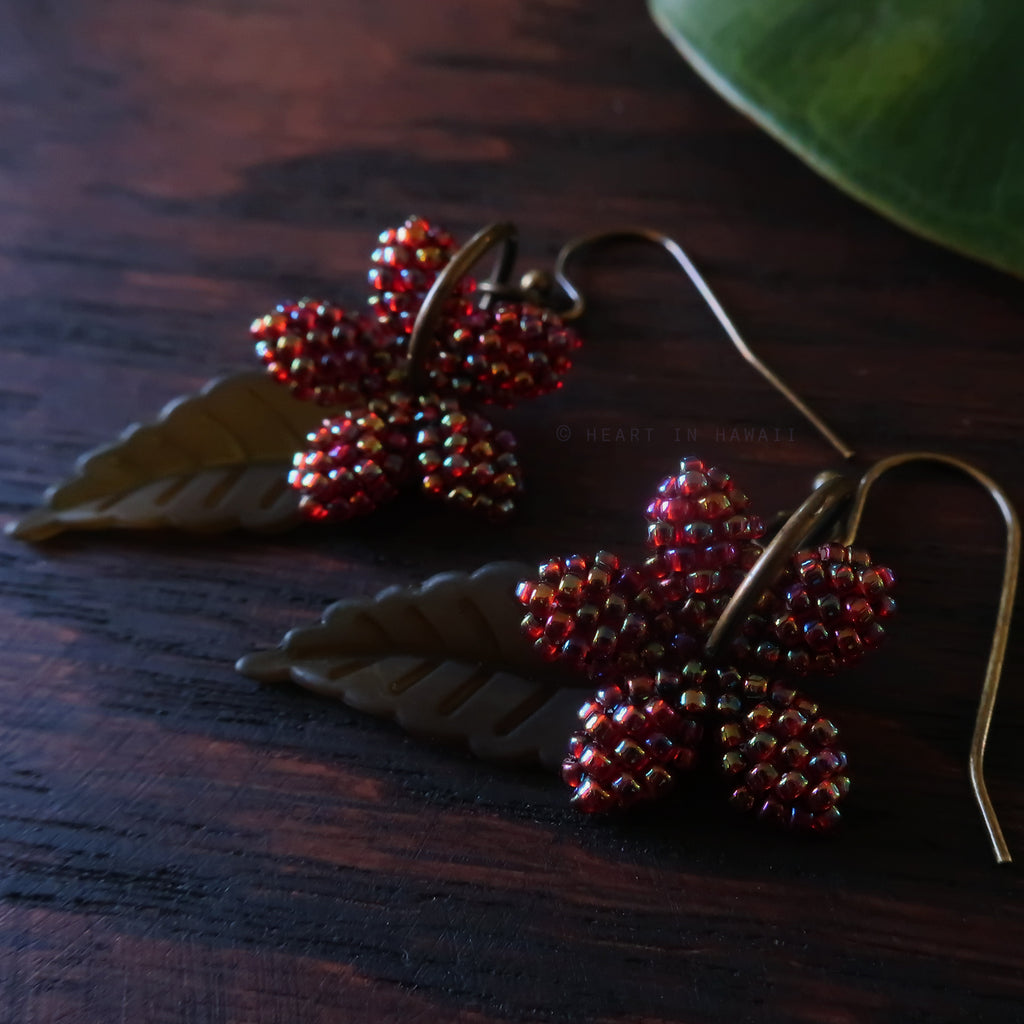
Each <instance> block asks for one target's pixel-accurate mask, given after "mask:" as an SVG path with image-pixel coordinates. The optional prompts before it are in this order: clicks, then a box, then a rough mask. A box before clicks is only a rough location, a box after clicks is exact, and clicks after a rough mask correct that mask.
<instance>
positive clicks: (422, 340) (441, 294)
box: [409, 221, 519, 391]
mask: <svg viewBox="0 0 1024 1024" xmlns="http://www.w3.org/2000/svg"><path fill="white" fill-rule="evenodd" d="M498 245H500V246H501V253H500V254H499V256H498V259H497V262H496V263H495V265H494V270H493V271H492V272H491V278H490V283H489V284H487V285H486V286H482V287H481V289H480V290H481V291H482V292H483V293H484V294H483V296H482V297H481V299H480V308H481V309H486V308H487V307H488V305H489V304H490V301H491V299H492V297H494V296H495V295H497V294H498V292H499V289H500V288H501V287H502V286H503V285H504V284H505V282H506V281H507V280H508V276H509V274H511V273H512V267H513V266H514V265H515V262H516V254H517V253H518V249H519V236H518V232H517V231H516V226H515V225H514V224H512V223H509V222H507V221H499V222H498V223H496V224H490V225H488V226H487V227H485V228H482V229H481V230H480V231H478V232H477V233H476V234H475V235H474V236H473V237H472V238H471V239H470V240H469V241H468V242H467V243H466V244H465V245H464V246H463V247H462V248H461V249H459V251H458V252H457V253H455V255H454V256H453V257H452V258H451V260H450V261H449V262H448V265H447V266H446V267H445V268H444V270H442V271H441V273H440V274H438V276H437V278H436V279H435V281H434V284H433V286H432V287H431V289H430V291H429V292H427V295H426V298H425V299H424V300H423V305H422V306H420V311H419V312H418V313H417V314H416V320H415V322H414V323H413V328H412V334H411V336H410V338H409V381H410V383H411V384H412V386H413V388H414V389H416V390H419V391H422V390H424V388H425V385H426V380H425V369H424V367H425V363H426V357H427V353H428V351H429V350H430V346H431V344H432V343H433V341H434V332H435V331H436V330H437V327H438V325H439V323H440V321H441V317H442V315H443V313H444V305H445V301H446V300H447V298H448V297H449V296H450V295H451V294H452V292H453V291H454V289H455V286H456V285H457V284H458V283H459V281H461V280H462V278H463V277H465V276H466V274H468V273H469V271H470V270H472V268H473V267H474V266H475V265H476V264H477V263H478V262H479V261H480V260H481V259H483V257H484V256H486V255H487V253H488V252H490V250H491V249H493V248H494V247H495V246H498Z"/></svg>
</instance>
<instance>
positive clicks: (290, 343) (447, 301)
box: [8, 217, 581, 540]
mask: <svg viewBox="0 0 1024 1024" xmlns="http://www.w3.org/2000/svg"><path fill="white" fill-rule="evenodd" d="M494 249H498V250H499V253H498V258H497V261H496V264H495V268H494V271H493V272H492V274H491V276H490V278H489V279H488V280H486V281H484V282H480V283H478V282H477V281H475V280H474V278H473V276H472V272H473V269H474V267H475V266H476V264H477V263H478V262H479V261H480V260H481V259H482V258H483V257H484V256H486V255H487V254H488V253H489V252H491V251H492V250H494ZM516 252H517V234H516V229H515V227H514V226H513V225H512V224H509V223H497V224H492V225H491V226H489V227H487V228H484V229H483V230H482V231H479V232H478V233H477V234H476V235H474V236H473V237H472V238H471V239H470V240H469V241H468V242H467V243H466V244H465V245H464V246H462V247H461V248H459V247H457V246H456V244H455V242H454V241H453V239H452V237H451V235H449V234H448V233H447V232H445V231H443V230H441V229H440V228H437V227H436V226H434V225H432V224H430V223H429V222H428V221H426V220H423V219H422V218H418V217H410V218H408V219H407V220H406V221H405V223H404V224H402V225H401V226H400V227H398V228H391V229H388V230H386V231H384V232H383V233H382V234H381V235H380V238H379V246H378V247H377V249H376V250H375V251H374V252H373V254H372V256H371V259H370V270H369V282H370V285H371V295H370V297H369V300H368V302H367V304H366V305H365V307H364V308H363V309H361V310H346V309H345V308H343V307H341V306H339V305H337V304H335V303H332V302H326V301H320V300H314V299H308V298H307V299H303V300H301V301H299V302H285V303H281V304H280V305H278V306H277V307H276V308H275V309H274V310H272V311H271V312H270V313H268V314H267V315H266V316H263V317H260V318H258V319H257V320H256V321H255V322H254V323H253V324H252V328H251V334H252V337H253V340H254V342H255V345H256V353H257V356H258V359H259V360H260V362H262V363H263V367H264V370H265V371H266V372H265V373H262V374H260V373H254V372H244V373H236V374H234V375H232V376H229V377H224V378H220V379H217V380H214V381H211V382H209V383H208V384H207V385H206V386H205V387H204V388H203V389H202V390H201V391H199V392H198V393H196V394H193V395H189V396H184V397H182V398H180V399H177V400H175V401H174V402H172V403H170V404H169V405H167V406H166V407H165V408H164V409H163V410H162V411H161V412H160V414H159V416H158V417H157V419H156V420H154V421H153V422H151V423H146V424H136V425H133V426H131V427H129V428H128V429H127V430H125V431H124V432H123V433H122V434H121V436H120V437H118V438H117V439H116V440H115V441H113V442H112V443H110V444H108V445H104V446H103V447H101V448H98V449H96V450H94V451H92V452H89V453H87V454H86V455H84V456H83V457H82V458H81V459H80V460H79V461H78V463H77V464H76V466H75V469H74V472H73V473H72V474H71V475H70V476H69V478H68V479H67V480H65V481H63V482H62V483H60V484H58V485H57V486H55V487H52V488H50V490H49V491H48V492H47V494H46V496H45V499H44V501H43V503H42V504H41V506H40V507H39V508H36V509H34V510H32V511H30V512H28V513H27V514H26V515H25V516H24V517H23V518H22V519H21V520H20V521H19V522H17V523H13V524H10V526H9V527H8V530H9V532H11V533H12V534H14V535H15V536H17V537H20V538H23V539H26V540H45V539H47V538H49V537H52V536H54V535H55V534H57V533H60V532H63V531H65V530H87V529H88V530H97V529H107V528H132V529H152V528H158V527H174V528H179V529H191V530H196V531H202V532H219V531H222V530H227V529H235V528H243V529H248V530H251V531H254V532H255V531H260V532H263V531H272V530H279V529H283V528H287V527H290V526H293V525H296V523H297V522H300V521H302V520H303V519H305V520H314V521H320V522H328V523H332V522H333V523H337V522H342V521H345V520H348V519H351V518H354V517H356V516H360V515H365V514H367V513H369V512H372V511H373V510H374V509H375V508H377V507H378V506H379V505H381V504H382V503H384V502H385V501H388V500H390V499H392V498H393V497H395V496H396V495H397V493H398V492H399V491H400V490H401V489H402V488H403V487H405V486H407V485H409V486H412V485H417V484H418V486H419V487H420V489H421V490H422V491H423V492H424V493H425V494H427V495H428V496H431V497H434V498H438V499H440V500H441V501H443V502H446V503H447V504H449V505H452V506H456V507H460V508H466V509H469V510H471V511H473V512H476V513H480V514H482V515H484V516H485V517H487V518H489V519H492V520H503V519H506V518H507V517H508V516H509V515H510V514H511V512H512V511H513V509H514V507H515V502H516V499H517V497H518V496H519V494H520V492H521V490H522V485H523V479H522V471H521V468H520V465H519V459H518V456H517V454H516V450H515V449H516V443H515V438H514V437H513V436H512V434H511V433H509V432H508V431H507V430H501V429H499V428H498V427H497V426H496V425H494V424H492V422H491V420H490V418H489V417H485V416H484V414H483V412H482V410H483V409H484V407H486V406H497V407H501V406H512V405H515V404H516V403H518V402H521V401H525V400H527V399H532V398H536V397H538V396H540V395H544V394H546V393H548V392H550V391H554V390H557V389H558V388H560V387H561V386H562V383H563V379H564V377H565V375H566V373H567V372H568V371H569V369H570V368H571V366H572V362H573V359H574V358H575V355H576V353H577V352H578V351H579V350H580V347H581V341H580V339H579V336H578V335H577V334H576V332H575V330H574V329H573V328H571V327H569V326H567V325H566V324H565V323H563V322H562V320H561V318H560V317H559V316H558V314H557V313H556V312H555V311H554V310H553V309H552V308H550V307H547V308H545V306H544V304H543V303H542V302H541V301H540V300H541V299H542V295H541V293H540V292H539V291H528V290H523V289H521V288H516V289H509V288H508V278H509V275H510V274H511V272H512V269H513V265H514V263H515V258H516ZM503 291H508V292H509V294H508V295H507V296H503V295H501V294H500V293H501V292H503ZM513 292H514V293H515V294H513Z"/></svg>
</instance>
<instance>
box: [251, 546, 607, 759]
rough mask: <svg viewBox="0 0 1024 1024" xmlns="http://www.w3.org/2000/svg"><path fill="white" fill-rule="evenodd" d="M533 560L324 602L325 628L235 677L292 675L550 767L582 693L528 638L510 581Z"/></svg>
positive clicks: (417, 727)
mask: <svg viewBox="0 0 1024 1024" xmlns="http://www.w3.org/2000/svg"><path fill="white" fill-rule="evenodd" d="M530 572H531V570H530V568H529V566H525V565H518V564H516V563H514V562H493V563H491V564H489V565H486V566H484V567H483V568H482V569H479V570H477V571H476V572H475V573H473V574H472V575H466V574H465V573H444V574H442V575H440V576H434V577H432V578H431V579H429V580H427V581H426V582H425V583H422V584H420V585H418V586H415V587H391V588H389V589H388V590H385V591H383V592H382V593H380V594H378V595H377V597H375V598H372V599H369V600H348V601H340V602H338V603H337V604H333V605H331V606H330V607H329V608H327V610H326V611H325V612H324V614H323V618H322V620H321V621H320V623H319V624H318V625H316V626H313V627H311V628H308V629H296V630H293V631H292V632H290V633H288V634H287V635H286V636H285V638H284V640H283V641H282V642H281V645H280V646H279V647H277V648H276V649H274V650H270V651H261V652H258V653H255V654H250V655H247V656H246V657H244V658H241V659H240V660H239V662H238V664H237V665H236V668H237V669H238V671H239V672H241V673H243V674H244V675H247V676H250V677H252V678H254V679H259V680H261V681H263V682H286V681H289V680H290V681H292V682H294V683H298V684H299V685H300V686H304V687H306V688H307V689H310V690H315V691H316V692H317V693H321V694H324V695H326V696H328V697H336V698H338V699H339V700H343V701H344V702H345V703H346V704H349V705H351V706H352V707H354V708H358V709H359V710H361V711H367V712H369V713H370V714H374V715H380V716H384V717H389V718H393V719H395V721H397V722H398V724H399V725H401V726H402V727H403V728H404V729H406V730H408V731H409V732H411V733H415V734H418V735H423V736H428V737H431V738H434V739H441V740H448V741H455V742H459V743H461V744H463V745H465V746H467V747H469V749H470V750H471V751H472V752H473V753H474V754H476V755H477V756H478V757H483V758H488V759H491V760H498V761H514V762H520V763H534V764H537V763H539V764H541V765H544V766H546V767H555V766H557V765H558V764H560V763H561V761H562V758H563V757H564V756H565V744H566V737H567V736H569V734H570V733H571V732H572V729H573V725H574V723H575V721H576V712H577V710H578V709H579V706H580V705H581V704H582V703H583V701H584V699H585V697H586V695H587V693H588V692H589V691H588V690H587V689H586V688H580V687H576V686H565V685H564V684H565V682H566V678H565V677H564V676H562V675H559V674H556V675H553V674H552V670H551V669H550V668H549V667H548V666H547V665H546V664H545V663H544V662H543V661H541V660H540V659H539V657H538V656H537V655H536V654H534V652H533V650H532V649H531V647H530V645H529V644H527V643H524V642H523V639H522V636H521V634H520V631H519V621H520V619H521V618H522V614H521V611H522V610H521V608H520V606H519V605H518V604H517V602H516V599H515V586H516V583H518V582H519V581H520V580H521V579H524V578H525V577H527V576H529V575H530Z"/></svg>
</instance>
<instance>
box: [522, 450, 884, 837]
mask: <svg viewBox="0 0 1024 1024" xmlns="http://www.w3.org/2000/svg"><path fill="white" fill-rule="evenodd" d="M749 505H750V502H749V499H748V498H747V497H746V495H745V494H744V493H743V492H742V491H741V490H740V489H739V488H738V487H737V485H736V484H735V482H734V481H733V480H732V479H731V478H730V477H729V475H728V474H727V473H724V472H722V471H721V470H719V469H717V468H714V467H708V466H706V465H705V464H704V463H703V462H701V461H700V460H699V459H684V460H683V462H682V463H681V466H680V472H679V473H678V474H676V475H674V476H670V477H667V478H665V479H664V480H663V481H662V482H661V484H660V485H659V488H658V493H657V495H656V496H655V498H654V499H653V501H652V502H651V503H650V505H649V506H648V509H647V519H648V523H649V530H648V539H647V543H648V547H649V549H651V551H652V553H651V555H650V556H649V557H648V558H647V560H646V561H645V562H644V563H643V564H642V565H641V566H638V567H631V566H627V565H624V564H623V562H622V560H621V559H619V558H618V557H616V556H614V555H609V554H607V553H601V554H599V555H598V556H597V557H596V558H594V559H592V560H591V559H587V558H584V557H582V556H579V555H574V556H573V557H571V558H566V559H552V560H551V561H548V562H545V563H543V564H542V565H541V566H540V567H539V569H538V572H537V577H536V578H535V579H531V580H525V581H523V582H522V583H520V584H519V586H518V587H517V590H516V595H517V597H518V599H519V601H520V603H521V604H523V605H524V606H525V608H526V611H527V613H526V616H525V618H524V619H523V623H522V629H523V633H524V635H525V636H526V637H527V638H528V639H529V640H530V641H531V642H532V643H533V645H534V646H535V648H536V649H537V650H538V651H539V652H540V654H541V655H542V656H543V657H545V658H546V659H547V660H549V661H559V662H561V663H562V664H564V665H565V666H566V667H567V668H569V669H571V670H574V671H582V672H584V673H586V674H587V675H589V676H590V677H591V678H593V679H595V680H597V681H598V682H599V683H600V684H601V688H600V689H599V690H598V692H597V694H596V695H595V697H594V699H593V700H592V701H590V702H588V703H587V704H585V705H584V707H583V708H582V709H581V711H580V717H581V719H582V721H583V730H582V731H581V732H579V733H577V734H576V735H575V736H574V737H573V739H572V742H571V744H570V751H569V757H568V758H567V760H566V762H565V764H564V766H563V769H564V771H563V774H564V776H565V778H566V781H567V782H568V783H569V785H570V786H571V787H572V789H573V803H574V804H575V805H576V806H578V807H580V808H581V809H583V810H588V811H606V810H613V809H618V808H624V807H628V806H630V805H631V804H633V803H635V802H637V801H640V800H648V799H653V798H654V797H656V796H657V795H659V794H661V793H663V792H665V791H667V789H668V788H669V787H670V785H671V782H672V779H673V778H674V777H675V775H676V774H678V771H679V770H680V769H681V768H685V767H689V766H690V765H691V764H693V763H694V761H695V760H696V758H697V754H698V747H699V746H700V744H701V742H702V739H704V742H705V743H706V742H708V741H707V740H706V739H705V733H706V732H707V731H708V730H707V728H706V727H707V726H708V722H709V718H708V715H709V714H711V713H712V711H713V713H714V715H715V716H717V717H716V721H717V722H718V726H719V731H718V733H717V734H716V737H717V739H716V741H717V742H718V743H719V744H720V746H721V751H720V756H721V759H722V766H723V769H724V770H725V772H726V774H727V775H728V776H730V777H731V778H733V780H734V791H733V803H734V804H736V805H737V806H741V807H745V808H747V809H754V810H757V811H758V813H759V814H760V815H761V816H762V817H765V818H771V819H773V820H778V821H780V822H782V823H783V824H786V825H790V826H794V827H797V828H809V829H815V830H822V829H826V828H829V827H831V826H832V825H834V824H835V823H836V822H837V821H838V818H839V812H838V810H837V805H838V803H839V802H840V800H841V799H842V798H843V796H845V793H846V790H847V788H848V785H849V784H848V780H847V778H846V776H845V774H844V771H845V765H846V757H845V755H844V754H843V753H842V752H841V751H840V750H838V748H836V747H835V739H836V736H835V728H834V726H832V725H831V723H829V722H828V721H827V720H826V719H822V718H821V717H820V715H819V712H818V708H817V705H815V704H814V703H813V702H811V701H809V700H808V699H807V698H805V697H803V696H802V695H800V694H798V693H797V692H796V691H794V690H792V689H790V688H789V687H788V686H787V685H785V683H784V679H785V677H786V676H787V675H807V674H811V673H814V672H819V673H826V674H830V673H833V672H835V671H836V670H838V669H839V668H841V667H844V666H847V665H851V664H854V663H855V662H856V661H858V660H859V659H860V658H861V657H862V656H863V653H864V651H865V650H866V649H869V648H871V647H874V646H876V645H877V643H878V642H879V640H880V639H881V637H882V635H883V634H884V629H883V627H882V625H881V623H880V621H879V620H881V619H885V618H887V617H888V616H889V615H890V614H892V612H893V610H894V608H895V605H894V603H893V601H892V598H891V597H890V596H889V589H890V588H891V586H892V584H893V582H894V578H893V574H892V572H891V570H889V569H887V568H885V567H883V566H876V565H873V564H872V562H871V559H870V557H869V556H868V555H867V554H866V553H865V552H864V551H862V550H860V549H858V548H846V547H843V546H841V545H837V544H825V545H822V546H821V547H819V548H817V549H815V550H809V551H801V552H798V553H797V554H796V555H794V556H793V558H792V560H791V561H790V563H789V564H788V565H787V566H786V568H785V569H784V570H783V572H782V573H781V575H780V578H779V579H778V580H777V581H776V582H775V583H774V584H773V585H772V586H771V587H770V588H769V590H768V591H767V592H766V593H765V594H764V595H763V596H762V598H761V599H760V601H759V602H758V603H757V605H756V607H755V609H754V611H752V612H751V613H750V614H749V615H748V616H747V617H746V619H745V620H744V622H743V623H742V624H741V627H740V629H739V630H738V636H737V638H736V639H735V640H734V641H733V642H732V644H731V646H730V649H729V651H728V652H727V655H726V661H727V662H728V663H729V664H728V665H723V664H717V665H716V664H712V663H710V662H709V661H708V658H707V655H706V653H705V644H706V641H707V638H708V636H709V634H710V633H711V630H712V629H713V627H714V625H715V624H716V623H717V621H718V619H719V617H720V616H721V614H722V612H723V611H724V609H725V607H726V605H727V604H728V602H729V601H730V599H731V598H732V596H733V594H734V593H735V591H736V589H737V587H738V586H739V584H740V583H741V582H742V581H743V579H744V578H745V576H746V574H747V573H748V572H749V571H750V569H751V568H753V566H754V565H755V564H756V562H757V560H758V558H759V557H760V555H761V552H762V546H761V538H762V537H763V535H764V525H763V523H762V521H761V519H760V518H759V517H758V516H756V515H755V514H754V513H752V512H751V511H750V508H749Z"/></svg>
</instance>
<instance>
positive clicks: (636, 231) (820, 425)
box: [554, 228, 855, 459]
mask: <svg viewBox="0 0 1024 1024" xmlns="http://www.w3.org/2000/svg"><path fill="white" fill-rule="evenodd" d="M620 240H624V241H630V240H632V241H644V242H652V243H654V245H657V246H660V247H661V248H662V249H664V250H665V251H666V252H667V253H668V254H669V255H670V256H671V257H672V258H673V259H674V260H675V261H676V263H678V264H679V266H680V267H681V268H682V269H683V271H684V272H685V274H686V276H687V277H688V278H689V279H690V281H691V282H692V283H693V286H694V287H695V288H696V289H697V291H698V292H699V293H700V296H701V298H702V299H703V300H704V301H705V302H706V303H707V304H708V306H709V307H710V309H711V312H712V313H714V314H715V317H716V319H717V320H718V322H719V324H721V326H722V329H723V330H724V331H725V333H726V334H727V335H728V337H729V340H730V341H731V342H732V343H733V345H734V346H735V348H736V350H737V351H738V352H739V354H740V355H741V356H743V358H744V359H745V360H746V361H747V362H748V363H750V365H751V366H753V367H754V369H755V370H757V372H758V373H759V374H761V376H762V377H763V378H764V379H765V380H766V381H767V382H768V383H769V384H770V385H771V386H772V387H773V388H775V390H776V391H778V392H779V393H780V394H781V395H782V396H783V397H784V398H785V399H786V400H787V401H788V402H789V404H790V405H792V406H793V407H794V408H795V409H796V410H797V411H798V412H799V413H800V414H801V415H802V416H803V417H804V418H805V419H806V420H807V421H808V422H809V423H810V424H811V425H812V426H813V427H814V429H815V430H817V431H818V433H819V434H821V436H822V437H823V438H825V440H826V441H828V443H829V444H830V445H831V446H832V447H833V448H834V449H835V450H836V451H837V452H838V453H839V454H840V455H841V456H842V457H843V458H844V459H851V458H853V456H854V454H855V453H854V450H853V449H852V448H851V447H850V446H849V445H848V444H847V443H846V442H845V441H844V440H843V439H842V438H841V437H840V436H839V435H838V434H837V433H836V432H835V431H834V430H833V429H832V428H831V427H830V426H829V425H828V424H827V423H826V422H825V421H824V420H823V419H822V418H821V417H820V416H819V415H818V414H817V413H816V412H814V410H813V409H811V408H810V406H808V405H807V403H806V402H804V400H803V399H802V398H800V397H799V395H797V394H796V392H795V391H793V389H792V388H790V387H789V385H788V384H786V383H785V381H783V380H782V378H781V377H779V375H778V374H777V373H775V372H774V371H773V370H772V369H770V368H769V367H768V366H766V365H765V363H764V362H763V361H762V360H761V359H759V358H758V357H757V356H756V355H755V354H754V352H753V350H752V349H751V348H750V346H749V345H748V344H747V343H746V341H744V340H743V336H742V335H741V334H740V332H739V331H738V330H737V329H736V325H735V324H734V323H733V322H732V320H731V318H730V317H729V314H728V313H726V311H725V310H724V309H723V308H722V304H721V303H720V302H719V301H718V299H717V298H716V296H715V293H714V292H713V291H712V290H711V286H710V285H709V284H708V283H707V281H706V280H705V279H704V276H703V275H702V274H701V272H700V271H699V270H698V269H697V267H696V266H695V265H694V263H693V260H691V259H690V257H689V256H687V254H686V252H685V251H684V250H683V248H682V246H681V245H680V244H679V243H678V242H677V241H675V239H673V238H670V237H669V236H668V235H663V234H662V233H661V232H659V231H653V230H651V229H649V228H624V229H621V230H615V231H602V232H600V233H598V234H593V235H584V236H581V237H580V238H575V239H573V240H572V241H570V242H567V243H566V244H565V245H564V246H562V249H561V251H560V252H559V254H558V258H557V259H556V260H555V272H554V276H555V280H556V281H557V282H558V285H559V287H560V288H561V289H562V291H564V292H565V294H566V296H567V297H568V298H569V299H570V301H571V302H572V305H571V306H570V307H569V309H568V310H567V311H565V312H564V313H562V314H561V316H562V319H563V320H574V319H576V318H577V317H579V316H582V314H583V311H584V310H585V309H586V299H584V297H583V295H582V294H581V293H580V290H579V289H578V288H577V287H576V286H575V285H574V284H573V283H572V281H571V280H570V279H569V277H568V276H567V275H566V272H565V270H566V265H567V264H568V263H569V261H570V260H571V259H572V258H573V257H574V256H575V255H577V254H578V253H579V252H581V251H582V250H583V249H586V248H589V247H590V246H593V245H599V244H601V243H602V242H612V241H620Z"/></svg>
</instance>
